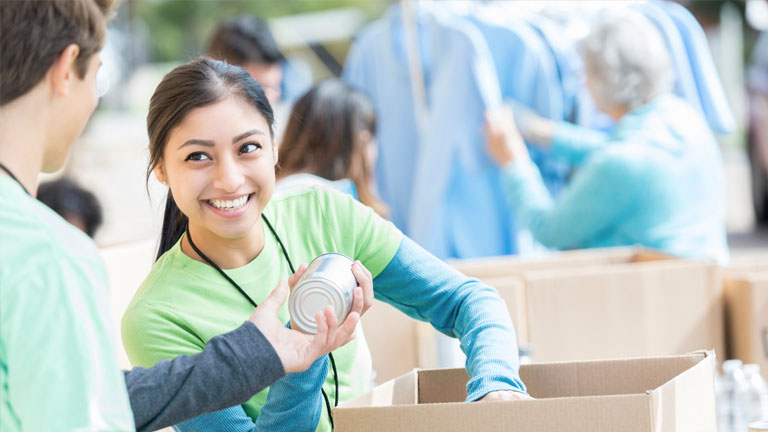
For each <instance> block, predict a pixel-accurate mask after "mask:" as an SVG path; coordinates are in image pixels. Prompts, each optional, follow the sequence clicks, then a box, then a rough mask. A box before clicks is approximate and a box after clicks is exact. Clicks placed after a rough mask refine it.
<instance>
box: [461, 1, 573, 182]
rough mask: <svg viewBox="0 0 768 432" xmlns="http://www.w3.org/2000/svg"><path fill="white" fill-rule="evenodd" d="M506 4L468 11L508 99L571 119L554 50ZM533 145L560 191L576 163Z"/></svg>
mask: <svg viewBox="0 0 768 432" xmlns="http://www.w3.org/2000/svg"><path fill="white" fill-rule="evenodd" d="M503 6H504V5H496V4H491V5H488V6H486V7H484V8H479V9H476V10H475V11H474V13H473V14H471V15H468V16H467V17H466V19H467V20H469V21H470V22H471V23H472V24H473V25H475V26H476V27H477V28H478V30H479V31H480V32H481V34H482V35H483V37H484V39H485V41H486V43H487V45H488V48H489V50H490V53H491V56H492V57H493V63H494V65H495V66H496V73H497V75H498V80H499V86H500V89H501V95H502V98H503V100H504V101H513V102H514V103H519V104H522V105H524V106H525V107H527V108H530V109H532V110H533V111H534V112H536V113H537V114H538V115H540V116H542V117H546V118H549V119H552V120H555V121H563V120H565V119H566V114H565V111H564V96H563V86H562V83H561V79H560V75H559V71H558V65H557V63H556V61H555V58H554V56H553V55H552V51H551V50H550V48H549V47H548V46H547V45H546V44H545V43H544V40H543V39H542V37H541V35H540V34H539V33H538V32H537V31H536V30H535V29H534V28H532V27H531V25H530V24H529V22H528V21H527V20H524V19H522V18H520V17H518V16H515V15H512V14H511V12H510V10H509V9H508V8H506V7H503ZM528 147H529V151H530V154H531V159H532V160H533V162H534V163H535V164H536V165H537V166H538V167H539V170H540V171H541V173H542V176H543V177H544V183H545V184H546V185H547V188H548V189H549V190H550V192H552V194H554V195H555V196H556V195H557V194H559V192H560V190H561V189H562V188H563V186H564V185H565V179H566V177H567V175H568V173H569V171H570V167H568V166H567V165H565V164H563V163H562V162H560V161H557V160H554V159H553V158H552V157H551V155H550V154H549V153H548V152H546V151H543V150H541V149H540V148H539V147H535V146H532V145H529V146H528Z"/></svg>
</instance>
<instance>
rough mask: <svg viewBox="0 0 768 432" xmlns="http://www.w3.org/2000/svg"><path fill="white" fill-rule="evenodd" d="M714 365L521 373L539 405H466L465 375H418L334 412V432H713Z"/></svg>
mask: <svg viewBox="0 0 768 432" xmlns="http://www.w3.org/2000/svg"><path fill="white" fill-rule="evenodd" d="M713 372H714V357H713V354H712V353H711V352H709V353H694V354H689V355H682V356H671V357H657V358H639V359H620V360H601V361H584V362H566V363H550V364H532V365H523V366H521V368H520V375H521V377H522V379H523V381H524V382H525V383H526V385H527V386H528V391H529V393H530V394H531V396H533V397H534V398H536V400H529V401H508V402H475V403H465V402H464V399H465V398H466V389H465V386H466V383H467V379H468V378H467V374H466V371H465V370H464V369H440V370H415V371H412V372H410V373H408V374H406V375H403V376H401V377H399V378H397V379H395V380H392V381H389V382H387V383H385V384H383V385H381V386H378V387H376V388H374V389H373V390H372V391H371V392H369V393H366V394H364V395H362V396H360V397H358V398H356V399H354V400H352V401H349V402H347V403H344V404H342V405H340V406H339V407H337V408H334V410H333V418H334V422H335V430H336V431H337V432H347V431H360V430H365V431H366V432H384V431H387V432H389V431H401V430H408V431H413V432H420V431H424V432H426V431H437V430H439V431H471V430H482V431H489V432H501V431H505V432H506V431H510V430H520V431H526V432H553V431H569V432H596V431H611V432H613V431H636V432H661V431H665V432H669V431H676V432H716V430H717V425H716V420H715V393H714V380H713Z"/></svg>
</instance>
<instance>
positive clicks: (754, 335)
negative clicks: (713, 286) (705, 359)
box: [723, 271, 768, 380]
mask: <svg viewBox="0 0 768 432" xmlns="http://www.w3.org/2000/svg"><path fill="white" fill-rule="evenodd" d="M723 285H724V296H725V306H726V329H727V332H728V358H737V359H740V360H741V361H743V362H744V363H757V364H759V365H760V373H761V375H762V376H763V378H764V379H766V380H768V271H765V272H751V273H743V274H741V276H739V277H730V278H725V279H724V281H723Z"/></svg>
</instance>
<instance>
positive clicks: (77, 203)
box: [37, 177, 102, 238]
mask: <svg viewBox="0 0 768 432" xmlns="http://www.w3.org/2000/svg"><path fill="white" fill-rule="evenodd" d="M37 199H38V200H40V202H42V203H43V204H45V205H47V206H48V207H50V209H51V210H53V211H55V212H56V213H58V215H59V216H61V217H62V218H64V220H65V221H67V222H69V223H70V224H72V225H73V226H75V228H78V229H79V230H80V231H82V232H84V233H86V234H88V237H91V238H93V236H94V234H96V230H97V229H98V228H99V226H101V221H102V215H101V204H99V200H98V198H96V195H94V194H93V193H92V192H91V191H89V190H87V189H85V188H83V187H82V186H80V185H79V184H77V183H75V181H74V180H71V179H68V178H66V177H64V178H60V179H58V180H53V181H49V182H46V183H41V184H40V187H39V188H38V189H37Z"/></svg>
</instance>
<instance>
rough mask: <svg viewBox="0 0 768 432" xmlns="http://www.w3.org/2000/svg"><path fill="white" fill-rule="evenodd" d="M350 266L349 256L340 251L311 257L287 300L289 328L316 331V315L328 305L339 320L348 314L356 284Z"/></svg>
mask: <svg viewBox="0 0 768 432" xmlns="http://www.w3.org/2000/svg"><path fill="white" fill-rule="evenodd" d="M352 266H353V261H352V259H350V258H349V257H347V256H345V255H343V254H339V253H326V254H322V255H320V256H318V257H317V258H315V259H314V260H312V262H311V263H310V264H309V266H308V267H307V270H306V271H305V272H304V274H303V275H302V276H301V278H300V279H299V281H298V283H297V284H296V288H294V290H293V292H292V293H291V297H290V299H289V301H288V311H289V313H290V315H291V328H294V329H296V330H299V331H302V332H305V333H309V334H314V333H316V332H317V322H316V321H315V316H316V314H317V313H318V312H322V311H323V310H324V309H325V308H326V306H329V305H330V306H331V308H332V309H333V311H334V312H335V315H336V318H337V320H338V322H342V321H343V320H344V319H345V318H346V317H347V314H348V313H349V311H350V309H351V307H352V300H353V292H354V289H355V288H356V287H357V280H356V278H355V274H354V273H353V271H352Z"/></svg>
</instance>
